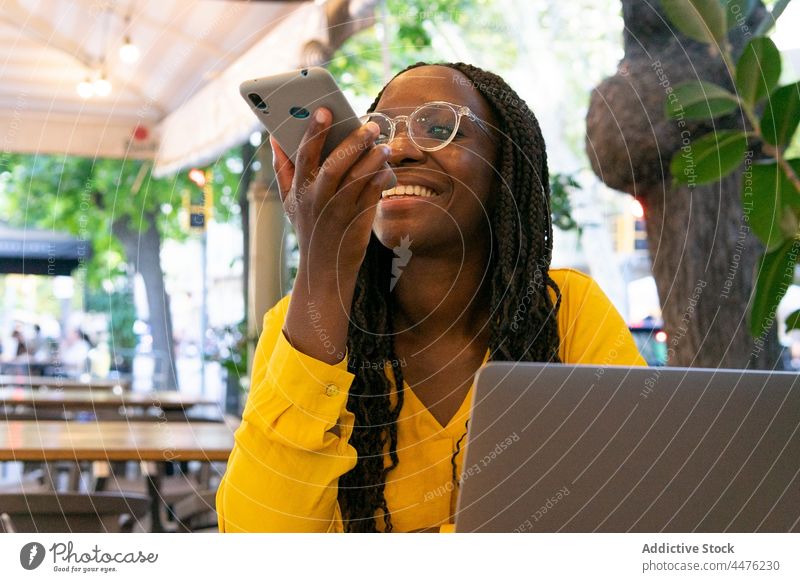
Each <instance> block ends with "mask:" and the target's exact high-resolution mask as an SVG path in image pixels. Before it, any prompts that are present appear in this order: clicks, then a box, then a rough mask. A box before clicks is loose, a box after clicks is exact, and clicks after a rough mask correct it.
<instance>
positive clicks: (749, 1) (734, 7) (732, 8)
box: [723, 0, 756, 30]
mask: <svg viewBox="0 0 800 582" xmlns="http://www.w3.org/2000/svg"><path fill="white" fill-rule="evenodd" d="M723 4H725V7H726V8H727V12H728V30H730V29H731V28H733V27H734V26H736V25H737V24H744V23H745V21H746V20H747V17H748V16H750V13H751V12H752V11H753V8H755V7H756V0H723Z"/></svg>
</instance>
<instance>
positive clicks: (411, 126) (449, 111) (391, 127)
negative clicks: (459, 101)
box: [359, 101, 492, 152]
mask: <svg viewBox="0 0 800 582" xmlns="http://www.w3.org/2000/svg"><path fill="white" fill-rule="evenodd" d="M465 116H466V117H467V118H469V119H470V120H471V121H473V122H474V123H475V125H477V126H478V127H479V128H480V129H481V130H482V131H483V132H484V133H486V135H488V136H489V137H491V136H492V134H491V133H489V130H488V128H487V127H486V124H485V122H483V121H481V120H480V119H479V118H478V117H477V116H476V115H475V114H474V113H473V112H472V111H471V110H470V108H469V107H467V106H465V105H456V104H454V103H448V102H447V101H431V102H429V103H423V104H422V105H420V106H419V107H417V108H416V109H415V110H414V111H413V113H411V115H398V116H397V117H395V118H394V119H392V118H391V117H389V116H388V115H386V114H384V113H369V114H367V115H364V116H362V117H360V118H359V120H360V121H361V123H362V124H364V123H367V122H368V121H372V122H374V123H376V124H378V127H379V128H380V133H379V134H378V139H377V140H375V143H377V144H382V143H389V142H390V141H392V140H393V139H394V137H395V133H396V132H397V125H398V124H399V123H400V122H401V121H402V122H404V123H405V124H406V131H407V132H408V137H409V138H410V139H411V141H412V142H413V143H414V145H415V146H417V147H418V148H419V149H421V150H423V151H426V152H435V151H438V150H440V149H442V148H443V147H446V146H447V145H448V144H449V143H450V142H451V141H453V139H454V138H455V137H456V134H457V133H458V126H459V125H460V124H461V118H462V117H465Z"/></svg>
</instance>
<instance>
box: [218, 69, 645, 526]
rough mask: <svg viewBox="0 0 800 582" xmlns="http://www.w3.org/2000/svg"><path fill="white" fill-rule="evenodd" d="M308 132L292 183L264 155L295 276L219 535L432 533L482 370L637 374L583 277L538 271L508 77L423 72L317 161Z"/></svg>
mask: <svg viewBox="0 0 800 582" xmlns="http://www.w3.org/2000/svg"><path fill="white" fill-rule="evenodd" d="M314 119H315V121H314V123H312V126H311V128H310V129H309V132H308V133H307V135H306V139H305V141H304V144H303V145H302V146H301V151H300V154H299V155H298V158H297V165H296V167H295V166H294V165H293V164H292V163H291V162H290V161H289V160H288V158H287V157H286V155H285V154H284V152H282V151H281V150H280V148H279V147H278V146H277V144H276V143H275V142H273V144H272V146H273V149H274V150H275V160H276V162H275V165H276V174H277V177H278V181H279V186H280V190H281V196H282V197H283V199H284V206H285V207H286V208H291V209H292V210H293V211H292V212H291V213H290V217H291V219H292V221H293V223H294V226H295V229H296V231H297V235H298V241H299V246H300V256H301V258H300V266H299V269H298V274H297V278H296V282H295V286H294V290H293V292H292V295H291V297H285V298H284V299H283V300H282V301H281V302H280V303H279V304H278V305H276V306H275V307H274V308H273V309H271V310H270V311H269V312H268V313H267V314H266V316H265V320H264V331H263V333H262V335H261V338H260V340H259V345H258V349H257V351H256V355H255V360H254V367H253V378H252V386H253V390H252V392H251V394H250V397H249V400H248V403H247V407H246V409H245V412H244V419H243V422H242V425H241V427H240V428H239V430H238V431H237V433H236V446H235V448H234V451H233V453H232V454H231V457H230V460H229V464H228V471H227V473H226V475H225V477H224V479H223V482H222V484H221V486H220V490H219V493H218V497H217V509H218V512H219V523H220V529H221V530H222V531H387V532H388V531H417V530H434V531H435V530H439V528H441V527H443V526H447V525H448V524H450V523H451V522H452V521H453V514H454V509H455V502H456V497H457V492H458V479H457V475H460V474H461V467H462V463H463V452H464V438H465V434H466V426H467V423H468V420H469V415H470V407H471V394H472V382H473V379H474V376H475V372H476V371H477V369H478V368H479V367H480V366H481V365H482V364H483V363H485V362H486V361H488V360H506V361H540V362H569V363H598V364H603V365H609V364H620V365H643V364H644V361H643V360H642V358H641V356H640V355H639V353H638V352H637V351H636V347H635V346H634V343H633V340H632V338H631V337H630V334H629V333H628V331H627V329H626V327H625V324H624V322H623V320H622V318H621V317H620V315H619V314H618V313H617V312H616V311H615V310H614V308H613V307H612V306H611V304H610V303H609V301H608V299H607V298H606V297H605V295H604V294H603V293H602V291H601V290H600V289H599V288H598V287H597V285H596V284H594V282H593V281H592V280H591V279H589V278H588V277H587V276H585V275H583V274H581V273H578V272H577V271H572V270H568V269H561V270H550V259H551V255H552V240H553V238H552V224H551V217H550V205H549V196H550V193H549V185H548V170H547V158H546V154H545V146H544V140H543V138H542V134H541V131H540V129H539V124H538V122H537V121H536V118H535V116H534V115H533V113H532V112H531V111H530V109H529V108H528V107H527V105H526V104H525V102H524V101H522V100H521V99H520V98H519V97H518V96H517V95H516V93H515V92H514V91H513V90H512V89H511V88H510V87H509V86H508V85H507V84H506V83H505V82H504V81H503V80H502V79H501V78H500V77H498V76H496V75H494V74H492V73H489V72H486V71H482V70H480V69H478V68H475V67H472V66H470V65H465V64H462V63H456V64H446V65H426V64H419V65H415V66H413V67H411V68H409V69H407V70H406V71H403V72H401V73H400V74H398V75H397V76H396V77H395V78H394V79H393V80H392V81H391V82H390V83H389V84H388V85H387V86H386V87H385V88H384V90H383V91H382V92H381V93H380V94H379V95H378V98H377V99H376V100H375V102H374V103H373V105H372V107H371V108H370V115H369V117H368V119H367V120H366V123H365V124H364V125H363V126H362V128H361V129H359V130H357V131H355V132H354V133H353V134H351V135H350V136H349V137H348V138H347V139H346V140H345V141H344V142H343V143H342V144H341V145H340V146H339V147H338V148H337V149H336V150H334V152H333V153H332V154H331V155H330V156H329V157H328V159H327V160H321V159H320V151H321V148H322V143H323V141H324V139H325V136H326V133H327V131H328V128H329V127H330V125H331V122H332V120H331V118H330V114H329V112H327V111H325V110H321V111H317V112H315V117H314ZM387 162H388V164H389V167H390V168H391V171H390V170H389V169H388V168H386V163H387ZM392 172H393V174H394V176H396V180H397V183H396V185H393V184H392V182H393V180H394V176H392ZM390 186H393V187H390ZM620 338H621V339H620ZM375 362H379V363H380V365H379V366H373V365H372V364H373V363H375Z"/></svg>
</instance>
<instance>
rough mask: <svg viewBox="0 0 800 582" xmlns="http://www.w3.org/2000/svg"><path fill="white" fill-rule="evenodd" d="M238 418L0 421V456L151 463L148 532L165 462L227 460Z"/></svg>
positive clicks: (156, 527) (156, 514)
mask: <svg viewBox="0 0 800 582" xmlns="http://www.w3.org/2000/svg"><path fill="white" fill-rule="evenodd" d="M238 423H239V420H238V419H236V418H233V417H226V418H225V421H224V422H218V423H214V422H194V423H188V422H181V421H167V420H165V421H163V422H135V421H134V422H119V421H90V422H78V421H53V422H35V421H29V420H21V421H6V422H3V421H0V461H41V462H52V461H74V462H81V461H108V462H110V461H140V462H147V463H153V464H154V467H155V470H152V471H148V475H147V481H148V490H149V494H150V499H151V508H152V510H153V513H152V516H153V531H157V532H160V531H164V530H163V524H162V523H161V519H160V515H161V514H160V510H161V503H162V502H161V494H160V483H161V476H162V474H163V471H164V468H165V467H166V464H167V463H169V462H177V461H202V462H213V461H227V460H228V456H229V455H230V452H231V449H232V448H233V433H234V431H235V430H236V428H237V427H238Z"/></svg>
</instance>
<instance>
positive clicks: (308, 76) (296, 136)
mask: <svg viewBox="0 0 800 582" xmlns="http://www.w3.org/2000/svg"><path fill="white" fill-rule="evenodd" d="M239 92H240V93H241V94H242V97H244V99H245V101H247V103H248V105H250V109H252V110H253V112H254V113H255V114H256V116H257V117H258V118H259V119H260V120H261V123H263V124H264V127H266V128H267V131H269V133H270V134H272V136H273V137H275V139H276V140H277V142H278V144H280V146H281V148H282V149H283V151H284V152H286V154H287V155H288V156H289V158H290V159H291V160H292V162H294V161H295V160H296V157H297V151H298V149H300V143H301V141H302V139H303V135H304V134H305V132H306V129H307V128H308V124H309V123H310V122H311V116H312V114H313V113H314V110H316V109H317V108H318V107H326V108H328V109H329V110H330V111H331V113H332V114H333V125H332V126H331V130H330V133H329V134H328V137H327V139H326V140H325V145H324V147H323V149H322V159H323V160H324V159H326V158H327V157H328V155H329V154H330V153H331V151H333V149H334V148H336V146H338V145H339V144H340V143H341V142H342V140H344V138H345V137H347V136H348V135H349V134H351V133H352V132H353V131H354V130H356V129H358V128H359V127H361V122H360V121H359V120H358V117H357V116H356V114H355V112H354V111H353V108H352V107H350V104H349V103H348V102H347V99H346V98H345V96H344V95H343V94H342V92H341V90H340V89H339V86H338V85H337V84H336V81H335V80H334V78H333V76H331V74H330V73H329V72H328V71H326V70H325V69H323V68H321V67H312V68H309V69H300V70H297V71H290V72H288V73H281V74H280V75H273V76H270V77H263V78H261V79H253V80H250V81H245V82H244V83H242V84H241V85H240V87H239Z"/></svg>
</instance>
